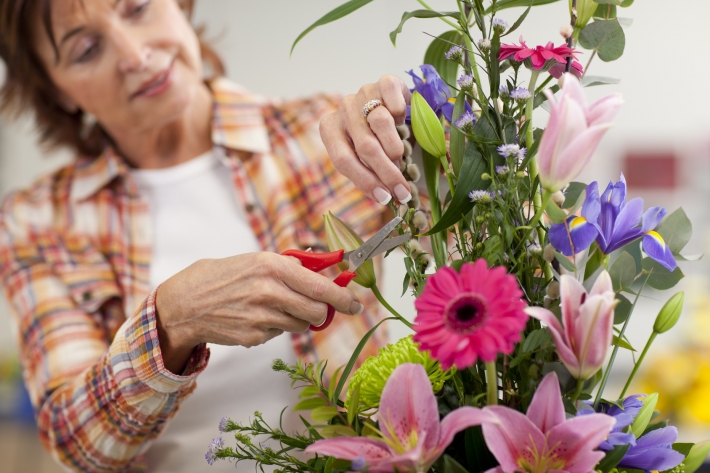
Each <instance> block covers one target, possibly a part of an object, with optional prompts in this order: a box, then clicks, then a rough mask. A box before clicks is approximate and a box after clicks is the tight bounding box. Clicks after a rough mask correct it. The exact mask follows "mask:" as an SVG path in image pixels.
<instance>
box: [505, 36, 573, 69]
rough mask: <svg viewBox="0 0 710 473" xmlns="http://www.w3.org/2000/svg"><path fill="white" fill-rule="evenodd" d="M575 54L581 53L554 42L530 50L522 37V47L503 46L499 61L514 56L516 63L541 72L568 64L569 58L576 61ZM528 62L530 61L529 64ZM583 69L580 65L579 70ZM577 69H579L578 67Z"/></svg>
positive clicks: (514, 45)
mask: <svg viewBox="0 0 710 473" xmlns="http://www.w3.org/2000/svg"><path fill="white" fill-rule="evenodd" d="M575 54H579V53H578V52H577V51H576V50H574V49H573V48H570V47H569V46H567V45H566V44H562V45H560V46H555V45H554V44H552V42H550V43H547V44H546V45H545V46H536V47H534V48H530V47H528V45H527V44H525V41H523V38H522V37H520V46H518V45H516V44H503V45H501V47H500V55H499V56H498V59H499V60H501V61H502V60H504V59H507V58H509V57H511V56H513V59H514V60H515V61H518V62H523V61H526V63H525V65H526V67H531V68H532V69H535V70H538V71H539V70H542V69H549V68H550V67H552V66H554V65H556V64H560V63H566V62H567V58H569V57H571V58H572V59H575ZM527 61H529V64H528V62H527ZM550 61H552V62H550ZM581 67H582V66H581V65H579V68H581ZM575 69H577V67H576V66H575Z"/></svg>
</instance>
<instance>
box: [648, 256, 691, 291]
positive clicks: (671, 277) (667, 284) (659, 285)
mask: <svg viewBox="0 0 710 473" xmlns="http://www.w3.org/2000/svg"><path fill="white" fill-rule="evenodd" d="M641 267H642V268H643V271H644V272H645V273H646V274H648V273H651V274H650V275H649V276H648V282H647V283H646V284H648V285H649V286H650V287H652V288H654V289H659V290H661V291H664V290H666V289H670V288H672V287H674V286H675V285H676V284H678V283H679V282H680V280H681V279H683V278H684V277H685V275H684V274H683V272H682V271H681V270H680V268H676V269H675V271H673V272H670V271H668V270H667V269H666V268H664V267H663V266H661V265H660V264H659V263H657V262H655V261H654V260H652V259H651V258H644V259H643V261H641Z"/></svg>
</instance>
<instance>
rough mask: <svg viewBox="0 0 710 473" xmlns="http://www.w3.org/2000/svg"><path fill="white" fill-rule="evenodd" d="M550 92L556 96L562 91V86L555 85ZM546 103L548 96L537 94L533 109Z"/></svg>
mask: <svg viewBox="0 0 710 473" xmlns="http://www.w3.org/2000/svg"><path fill="white" fill-rule="evenodd" d="M549 90H550V92H551V93H552V95H555V94H556V93H557V91H558V90H560V86H559V85H557V84H555V85H553V86H552V87H550V89H549ZM545 102H547V95H545V94H543V93H542V92H540V93H539V94H537V95H536V96H535V100H534V101H533V108H537V107H539V106H540V105H542V104H543V103H545ZM536 141H537V140H536Z"/></svg>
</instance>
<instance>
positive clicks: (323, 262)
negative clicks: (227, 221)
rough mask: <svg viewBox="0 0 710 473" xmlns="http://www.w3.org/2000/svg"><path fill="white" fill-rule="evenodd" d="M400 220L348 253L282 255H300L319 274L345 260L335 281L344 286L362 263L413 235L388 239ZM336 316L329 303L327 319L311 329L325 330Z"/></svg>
mask: <svg viewBox="0 0 710 473" xmlns="http://www.w3.org/2000/svg"><path fill="white" fill-rule="evenodd" d="M400 223H402V219H401V218H400V217H395V218H393V219H392V220H390V221H389V223H387V225H385V226H384V227H382V228H381V229H380V230H379V231H378V232H377V233H375V234H374V235H373V236H372V237H371V238H370V239H368V240H367V241H366V242H364V243H363V244H362V245H360V247H359V248H355V249H354V250H352V251H348V252H345V250H337V251H331V252H330V253H313V252H312V251H301V250H286V251H284V252H283V253H281V254H282V255H284V256H293V257H295V258H298V259H299V260H301V264H303V267H305V268H308V269H310V270H311V271H314V272H316V273H318V272H321V271H323V270H324V269H326V268H330V267H331V266H333V265H336V264H338V263H340V262H342V261H348V262H349V267H348V269H347V271H343V272H342V273H340V274H339V275H338V277H337V278H335V280H334V281H333V282H334V283H335V284H337V285H338V286H340V287H345V286H347V285H348V284H349V283H350V281H352V280H353V278H354V277H355V276H356V274H355V271H356V270H357V268H359V267H360V265H361V264H362V263H364V262H365V261H367V260H369V259H371V258H374V257H375V256H377V255H379V254H382V253H384V252H386V251H389V250H391V249H394V248H396V247H398V246H399V245H402V244H403V243H405V242H407V241H408V240H409V239H410V238H412V236H411V235H410V234H405V235H398V236H396V237H392V238H387V237H388V236H389V234H390V233H392V230H394V229H395V228H397V226H399V224H400ZM334 316H335V309H334V308H333V306H331V305H330V304H329V305H328V315H327V316H326V318H325V322H323V323H322V324H320V325H311V330H313V331H314V332H320V331H321V330H324V329H325V328H327V327H328V326H329V325H330V323H331V322H332V321H333V317H334Z"/></svg>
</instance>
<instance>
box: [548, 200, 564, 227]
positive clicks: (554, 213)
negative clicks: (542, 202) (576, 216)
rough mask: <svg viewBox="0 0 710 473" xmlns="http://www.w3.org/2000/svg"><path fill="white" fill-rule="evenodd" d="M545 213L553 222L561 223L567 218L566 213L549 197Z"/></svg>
mask: <svg viewBox="0 0 710 473" xmlns="http://www.w3.org/2000/svg"><path fill="white" fill-rule="evenodd" d="M545 213H547V216H548V217H550V220H552V222H553V223H562V222H564V221H565V220H567V214H566V213H565V212H564V211H563V210H562V209H561V208H559V207H558V206H557V204H556V203H554V202H553V201H552V199H550V201H549V202H548V203H547V207H545Z"/></svg>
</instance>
